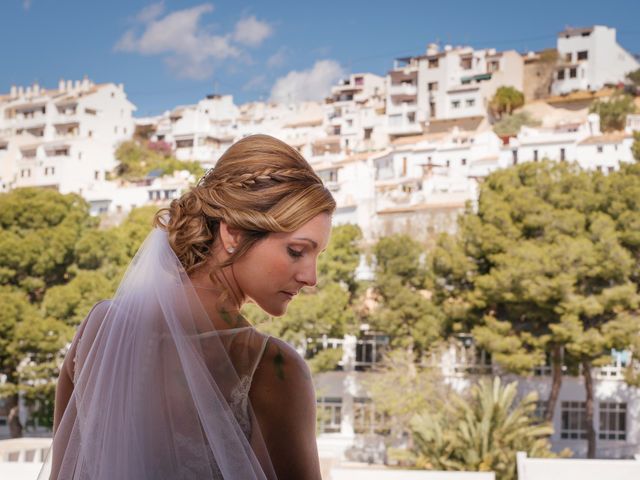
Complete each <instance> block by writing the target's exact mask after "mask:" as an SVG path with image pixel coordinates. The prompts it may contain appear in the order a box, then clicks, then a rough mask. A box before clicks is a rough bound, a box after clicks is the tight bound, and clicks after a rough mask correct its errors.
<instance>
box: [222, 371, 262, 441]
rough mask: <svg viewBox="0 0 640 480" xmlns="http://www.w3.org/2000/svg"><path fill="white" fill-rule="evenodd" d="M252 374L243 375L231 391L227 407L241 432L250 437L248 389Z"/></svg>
mask: <svg viewBox="0 0 640 480" xmlns="http://www.w3.org/2000/svg"><path fill="white" fill-rule="evenodd" d="M258 361H259V360H258ZM252 377H253V376H252V375H251V376H250V375H243V376H242V378H241V379H240V383H238V386H237V387H236V388H235V389H234V390H233V392H231V399H230V401H229V407H231V411H232V412H233V416H234V417H236V420H237V421H238V424H239V425H240V429H241V430H242V433H244V435H245V437H247V438H251V420H250V419H249V390H250V389H251V380H252Z"/></svg>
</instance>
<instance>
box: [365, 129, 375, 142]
mask: <svg viewBox="0 0 640 480" xmlns="http://www.w3.org/2000/svg"><path fill="white" fill-rule="evenodd" d="M372 132H373V128H365V129H364V139H365V140H371V133H372Z"/></svg>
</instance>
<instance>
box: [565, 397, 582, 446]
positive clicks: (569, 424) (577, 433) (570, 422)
mask: <svg viewBox="0 0 640 480" xmlns="http://www.w3.org/2000/svg"><path fill="white" fill-rule="evenodd" d="M561 417H562V421H561V425H560V438H563V439H584V438H587V421H586V405H585V402H562V404H561Z"/></svg>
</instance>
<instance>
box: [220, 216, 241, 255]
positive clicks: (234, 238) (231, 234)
mask: <svg viewBox="0 0 640 480" xmlns="http://www.w3.org/2000/svg"><path fill="white" fill-rule="evenodd" d="M219 232H220V240H221V241H222V248H224V249H225V250H226V251H227V252H229V253H233V252H234V251H235V250H236V249H237V248H238V245H239V244H240V239H241V236H242V232H241V231H240V230H239V229H237V228H232V227H230V226H229V225H228V224H227V223H226V222H223V221H220V230H219Z"/></svg>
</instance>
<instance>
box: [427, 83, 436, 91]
mask: <svg viewBox="0 0 640 480" xmlns="http://www.w3.org/2000/svg"><path fill="white" fill-rule="evenodd" d="M427 89H428V90H429V91H430V92H435V91H437V90H438V82H429V83H428V84H427Z"/></svg>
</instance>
